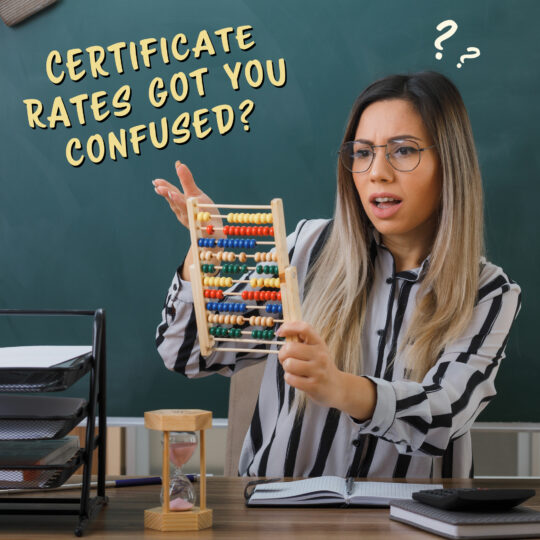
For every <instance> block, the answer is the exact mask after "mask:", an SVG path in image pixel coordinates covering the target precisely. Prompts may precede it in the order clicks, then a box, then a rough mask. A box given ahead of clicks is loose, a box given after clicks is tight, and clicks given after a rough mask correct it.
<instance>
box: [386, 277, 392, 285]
mask: <svg viewBox="0 0 540 540" xmlns="http://www.w3.org/2000/svg"><path fill="white" fill-rule="evenodd" d="M392 281H394V280H393V279H392V278H391V277H389V278H388V279H387V280H386V283H388V284H389V285H390V283H392Z"/></svg>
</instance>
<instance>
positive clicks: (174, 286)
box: [172, 283, 178, 291]
mask: <svg viewBox="0 0 540 540" xmlns="http://www.w3.org/2000/svg"><path fill="white" fill-rule="evenodd" d="M172 288H173V289H174V290H175V291H176V289H178V285H177V284H176V283H175V284H174V285H173V286H172Z"/></svg>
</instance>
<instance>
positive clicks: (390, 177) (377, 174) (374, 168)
mask: <svg viewBox="0 0 540 540" xmlns="http://www.w3.org/2000/svg"><path fill="white" fill-rule="evenodd" d="M384 151H385V149H384V148H380V149H379V151H378V152H375V156H374V157H373V163H372V164H371V168H370V169H369V179H370V180H371V181H372V182H393V181H394V168H393V167H392V165H390V163H388V160H387V159H386V156H385V155H384Z"/></svg>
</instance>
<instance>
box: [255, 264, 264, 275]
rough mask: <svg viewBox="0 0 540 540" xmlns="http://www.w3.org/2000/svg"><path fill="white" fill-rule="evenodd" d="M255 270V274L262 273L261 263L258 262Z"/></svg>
mask: <svg viewBox="0 0 540 540" xmlns="http://www.w3.org/2000/svg"><path fill="white" fill-rule="evenodd" d="M256 270H257V274H262V273H263V267H262V264H258V265H257V268H256Z"/></svg>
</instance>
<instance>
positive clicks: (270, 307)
mask: <svg viewBox="0 0 540 540" xmlns="http://www.w3.org/2000/svg"><path fill="white" fill-rule="evenodd" d="M266 313H272V304H266Z"/></svg>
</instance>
